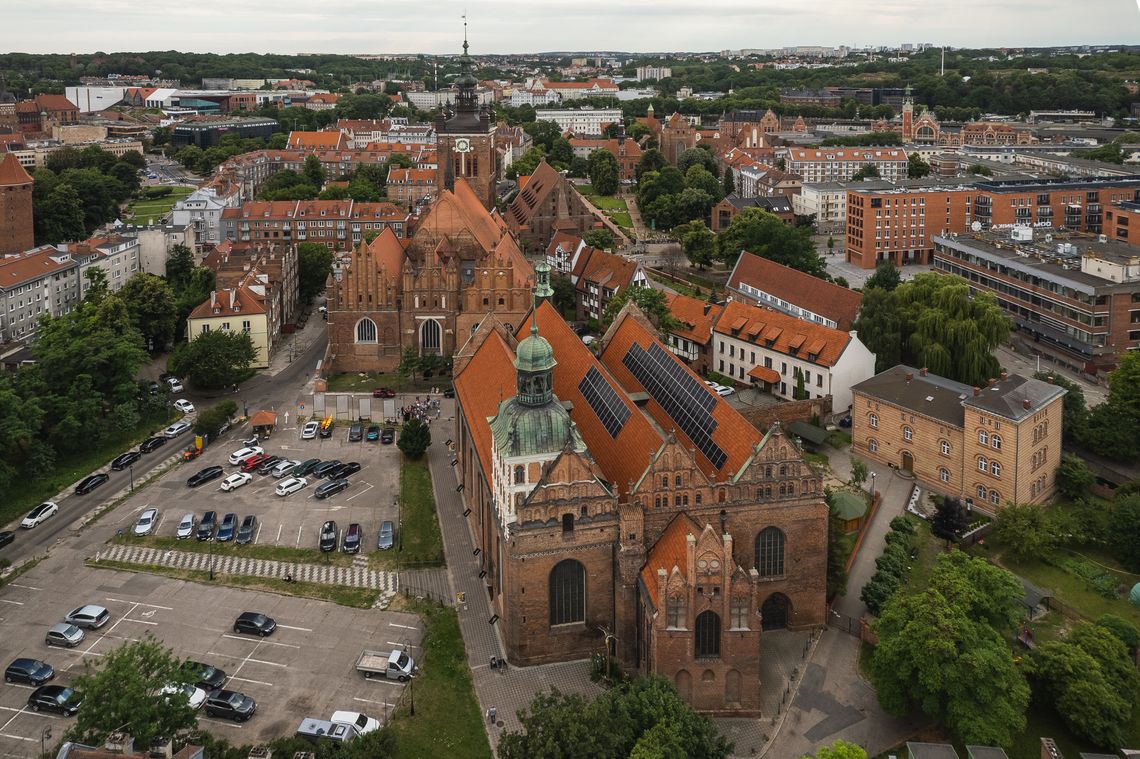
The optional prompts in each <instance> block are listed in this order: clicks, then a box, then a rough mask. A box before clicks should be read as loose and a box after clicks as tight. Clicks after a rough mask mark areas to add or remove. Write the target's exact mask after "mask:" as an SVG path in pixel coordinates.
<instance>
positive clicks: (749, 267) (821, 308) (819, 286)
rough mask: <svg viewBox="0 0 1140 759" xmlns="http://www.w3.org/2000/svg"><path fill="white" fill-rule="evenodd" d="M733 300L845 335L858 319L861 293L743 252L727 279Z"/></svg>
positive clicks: (727, 285)
mask: <svg viewBox="0 0 1140 759" xmlns="http://www.w3.org/2000/svg"><path fill="white" fill-rule="evenodd" d="M725 290H726V291H728V292H730V293H731V294H732V296H733V298H734V299H736V300H740V301H743V302H745V303H748V304H750V305H753V306H763V307H765V308H771V309H774V310H776V311H782V312H783V313H785V314H789V315H790V316H794V317H796V318H797V319H803V320H804V321H808V322H812V323H814V324H822V325H823V326H825V327H830V328H832V329H838V330H842V331H844V332H846V331H847V330H849V329H851V325H852V324H854V323H855V317H857V316H858V315H859V306H860V305H861V304H862V303H863V293H860V292H856V291H855V290H850V289H848V288H846V287H843V286H842V285H836V284H834V283H831V282H824V281H823V280H821V279H820V278H819V277H813V276H811V275H810V274H804V273H803V272H802V271H799V270H797V269H793V268H791V267H789V266H784V265H783V264H778V263H776V262H775V261H771V260H769V259H767V258H763V257H761V256H758V255H755V254H754V253H749V252H748V251H744V252H742V253H741V254H740V257H739V258H737V259H736V263H735V264H734V265H733V267H732V272H731V273H730V274H729V275H728V283H727V284H726V285H725Z"/></svg>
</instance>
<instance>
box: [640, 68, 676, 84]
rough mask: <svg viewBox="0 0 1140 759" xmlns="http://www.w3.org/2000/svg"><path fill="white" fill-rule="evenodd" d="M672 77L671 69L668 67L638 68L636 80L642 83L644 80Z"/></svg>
mask: <svg viewBox="0 0 1140 759" xmlns="http://www.w3.org/2000/svg"><path fill="white" fill-rule="evenodd" d="M671 76H673V69H671V68H669V67H668V66H638V67H637V78H638V80H639V81H642V82H644V81H645V80H646V79H668V78H670V77H671Z"/></svg>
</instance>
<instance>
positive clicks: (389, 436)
mask: <svg viewBox="0 0 1140 759" xmlns="http://www.w3.org/2000/svg"><path fill="white" fill-rule="evenodd" d="M380 442H381V443H383V444H384V445H391V444H392V443H394V442H396V430H394V429H392V428H391V427H385V428H384V431H383V432H381V433H380Z"/></svg>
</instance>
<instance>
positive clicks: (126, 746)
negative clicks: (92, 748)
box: [103, 732, 135, 754]
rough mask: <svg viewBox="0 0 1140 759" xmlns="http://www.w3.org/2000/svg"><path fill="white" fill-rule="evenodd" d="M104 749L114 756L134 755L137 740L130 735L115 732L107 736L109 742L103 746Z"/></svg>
mask: <svg viewBox="0 0 1140 759" xmlns="http://www.w3.org/2000/svg"><path fill="white" fill-rule="evenodd" d="M103 748H105V749H107V750H108V751H110V752H111V753H113V754H133V753H134V750H135V739H134V738H133V737H131V734H130V733H123V732H114V733H111V734H110V735H108V736H107V742H106V743H105V744H103Z"/></svg>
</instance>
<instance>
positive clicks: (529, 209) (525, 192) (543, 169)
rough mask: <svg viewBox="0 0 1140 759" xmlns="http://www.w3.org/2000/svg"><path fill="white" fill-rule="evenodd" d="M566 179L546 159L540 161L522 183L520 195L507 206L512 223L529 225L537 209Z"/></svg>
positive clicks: (520, 225) (508, 216)
mask: <svg viewBox="0 0 1140 759" xmlns="http://www.w3.org/2000/svg"><path fill="white" fill-rule="evenodd" d="M565 181H566V179H565V178H564V177H563V176H562V175H561V174H559V173H558V172H557V171H555V169H554V167H553V166H551V165H550V164H548V163H547V162H546V160H545V159H544V160H542V161H539V163H538V166H536V167H535V169H534V172H533V173H532V174H531V175H530V176H529V178H528V179H527V180H526V182H525V184H523V183H520V185H519V188H520V189H519V193H518V195H516V196H515V199H514V200H512V201H511V205H510V207H509V208H507V218H508V219H509V220H510V222H511V224H513V225H515V226H516V227H524V226H527V225H529V224H530V222H531V219H532V218H533V216H534V213H535V210H536V209H537V208H539V207H540V206H541V205H542V203H543V201H545V200H546V198H547V196H549V195H550V193H551V192H554V191H555V190H557V189H558V188H559V187H561V185H562V184H563V183H564V182H565Z"/></svg>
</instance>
